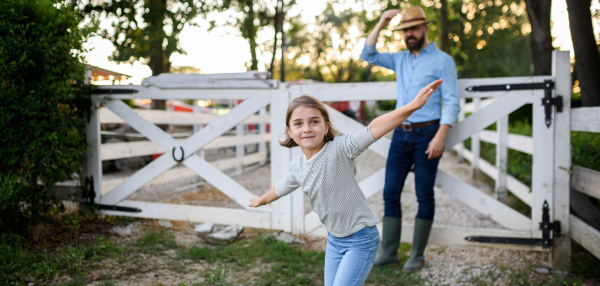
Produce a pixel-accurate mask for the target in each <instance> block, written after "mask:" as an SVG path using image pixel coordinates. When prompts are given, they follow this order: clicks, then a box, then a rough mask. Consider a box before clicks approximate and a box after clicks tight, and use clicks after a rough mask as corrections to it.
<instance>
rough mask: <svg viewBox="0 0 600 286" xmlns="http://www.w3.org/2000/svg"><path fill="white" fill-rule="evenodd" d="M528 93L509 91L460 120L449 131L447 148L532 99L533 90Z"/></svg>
mask: <svg viewBox="0 0 600 286" xmlns="http://www.w3.org/2000/svg"><path fill="white" fill-rule="evenodd" d="M528 94H529V96H523V95H522V94H519V93H516V92H514V93H513V92H510V93H507V94H506V95H504V96H502V97H499V98H498V99H497V100H496V101H495V102H494V103H492V104H490V105H488V106H486V107H484V108H482V109H481V110H480V111H478V112H477V113H474V114H472V115H471V116H469V117H467V118H466V119H465V120H463V121H462V122H459V123H458V124H456V125H455V126H454V127H452V128H451V129H450V131H449V132H448V135H447V136H446V141H445V142H444V143H445V146H446V148H452V147H453V146H454V145H456V144H457V143H459V142H462V141H464V140H465V139H467V138H469V137H470V136H471V135H473V134H475V133H477V132H479V131H480V130H482V129H484V128H486V127H488V126H489V125H491V124H492V123H494V122H496V121H498V119H500V118H502V117H503V116H506V115H507V114H510V113H511V112H513V111H515V110H517V109H518V108H519V107H521V106H523V105H524V104H526V103H527V102H529V100H530V99H531V92H529V93H528ZM535 105H537V104H534V106H535Z"/></svg>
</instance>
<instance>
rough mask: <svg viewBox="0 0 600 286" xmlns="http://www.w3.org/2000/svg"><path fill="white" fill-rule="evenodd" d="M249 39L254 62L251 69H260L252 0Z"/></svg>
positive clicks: (250, 4) (249, 15)
mask: <svg viewBox="0 0 600 286" xmlns="http://www.w3.org/2000/svg"><path fill="white" fill-rule="evenodd" d="M248 8H249V9H248V20H247V21H248V41H249V42H250V55H252V64H251V66H250V70H258V59H257V58H256V26H254V19H255V18H256V17H255V16H256V15H255V14H254V4H253V3H252V1H251V2H250V3H249V5H248Z"/></svg>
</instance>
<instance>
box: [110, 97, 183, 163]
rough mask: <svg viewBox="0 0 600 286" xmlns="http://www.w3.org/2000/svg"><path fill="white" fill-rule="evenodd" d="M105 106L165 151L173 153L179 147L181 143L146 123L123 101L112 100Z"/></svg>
mask: <svg viewBox="0 0 600 286" xmlns="http://www.w3.org/2000/svg"><path fill="white" fill-rule="evenodd" d="M104 105H105V106H106V107H107V108H108V109H110V110H111V111H112V112H114V113H115V114H116V115H117V116H119V117H121V118H122V119H123V120H125V121H126V122H127V124H128V125H129V126H131V127H132V128H133V129H135V130H136V131H137V132H139V133H141V134H143V135H144V136H146V138H148V139H150V141H153V142H154V143H156V144H157V145H158V146H160V147H161V148H162V149H163V150H166V151H171V150H172V149H173V148H174V147H178V146H179V142H177V141H176V140H175V139H174V138H173V137H171V136H169V134H167V133H165V131H163V130H162V129H160V128H158V126H156V125H154V124H152V123H150V122H148V121H146V120H145V119H144V118H143V117H141V116H140V115H139V114H137V113H135V112H134V111H133V109H131V107H129V106H128V105H127V104H125V103H124V102H123V101H120V100H111V101H107V102H106V103H104ZM184 150H185V149H184ZM178 151H179V150H178Z"/></svg>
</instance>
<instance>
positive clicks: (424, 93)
mask: <svg viewBox="0 0 600 286" xmlns="http://www.w3.org/2000/svg"><path fill="white" fill-rule="evenodd" d="M442 81H444V79H441V78H440V79H438V80H436V81H434V82H432V83H430V84H428V85H427V86H426V87H424V88H422V89H421V90H420V91H419V93H418V94H417V96H416V97H415V99H413V101H412V102H411V103H410V104H411V105H412V107H413V108H414V109H415V110H417V109H419V108H421V107H423V105H425V103H427V99H429V97H430V96H431V94H433V92H435V91H436V90H437V89H438V88H439V87H440V84H442Z"/></svg>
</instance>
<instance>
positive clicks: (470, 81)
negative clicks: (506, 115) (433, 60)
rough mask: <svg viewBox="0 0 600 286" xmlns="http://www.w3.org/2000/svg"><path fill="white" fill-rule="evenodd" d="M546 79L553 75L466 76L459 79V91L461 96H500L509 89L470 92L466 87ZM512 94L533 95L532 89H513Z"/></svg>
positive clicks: (532, 81) (534, 81)
mask: <svg viewBox="0 0 600 286" xmlns="http://www.w3.org/2000/svg"><path fill="white" fill-rule="evenodd" d="M545 79H553V78H552V77H551V76H518V77H490V78H464V79H459V80H458V92H459V93H460V96H461V97H473V98H474V97H480V98H484V97H499V96H504V94H506V93H507V91H491V92H468V91H466V90H465V89H466V88H467V87H469V86H473V85H498V84H519V83H536V82H544V80H545ZM510 94H515V95H518V96H531V91H530V90H513V91H510Z"/></svg>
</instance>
